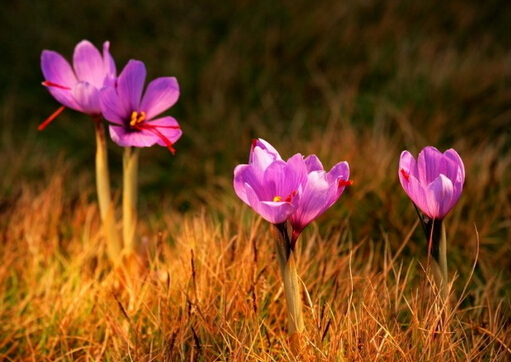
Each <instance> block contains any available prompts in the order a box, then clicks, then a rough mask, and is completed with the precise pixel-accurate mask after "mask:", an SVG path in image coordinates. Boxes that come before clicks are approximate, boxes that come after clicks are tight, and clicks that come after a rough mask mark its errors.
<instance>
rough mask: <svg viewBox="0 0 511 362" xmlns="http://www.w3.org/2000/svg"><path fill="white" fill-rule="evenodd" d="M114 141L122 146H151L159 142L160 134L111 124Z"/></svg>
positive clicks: (110, 128)
mask: <svg viewBox="0 0 511 362" xmlns="http://www.w3.org/2000/svg"><path fill="white" fill-rule="evenodd" d="M109 130H110V137H111V138H112V141H114V142H115V143H117V144H118V145H119V146H122V147H128V146H133V147H151V146H153V145H154V144H156V143H157V142H158V136H156V135H155V134H154V133H151V132H148V131H138V130H135V131H133V130H127V128H126V127H122V126H110V127H109Z"/></svg>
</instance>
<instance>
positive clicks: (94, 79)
mask: <svg viewBox="0 0 511 362" xmlns="http://www.w3.org/2000/svg"><path fill="white" fill-rule="evenodd" d="M109 48H110V43H109V42H108V41H106V42H105V43H103V55H101V53H100V52H99V50H98V49H96V47H94V45H92V44H91V43H90V42H89V41H87V40H83V41H81V42H80V43H78V44H77V45H76V47H75V50H74V53H73V66H72V67H71V65H70V64H69V63H68V61H67V60H66V59H65V58H64V57H63V56H62V55H60V54H59V53H57V52H55V51H52V50H44V51H43V52H42V54H41V68H42V71H43V75H44V79H45V81H44V82H43V83H42V84H43V85H44V86H45V87H46V88H47V89H48V91H49V92H50V94H51V95H52V96H53V97H54V98H55V99H56V100H57V101H58V102H59V103H61V104H62V107H60V108H59V109H58V110H57V111H55V112H54V113H53V114H52V115H51V116H50V117H48V119H47V120H46V121H44V122H43V123H42V124H41V125H40V126H39V130H42V129H44V128H45V127H46V126H47V125H48V124H49V123H50V122H51V121H53V120H54V119H55V118H56V117H57V116H58V115H59V114H60V113H62V111H64V109H65V108H66V107H67V108H71V109H74V110H76V111H78V112H82V113H85V114H88V115H90V116H93V117H99V116H100V115H101V108H100V104H99V91H100V89H102V88H103V87H107V86H110V85H113V84H114V83H115V79H116V67H115V62H114V59H113V58H112V56H111V55H110V51H109Z"/></svg>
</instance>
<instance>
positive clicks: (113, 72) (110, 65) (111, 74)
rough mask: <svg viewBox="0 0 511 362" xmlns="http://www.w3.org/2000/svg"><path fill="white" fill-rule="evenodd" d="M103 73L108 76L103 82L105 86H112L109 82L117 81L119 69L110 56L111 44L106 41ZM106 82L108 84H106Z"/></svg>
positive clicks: (104, 44)
mask: <svg viewBox="0 0 511 362" xmlns="http://www.w3.org/2000/svg"><path fill="white" fill-rule="evenodd" d="M103 72H104V74H105V75H106V77H105V80H104V82H103V86H105V85H111V84H109V82H110V81H111V79H115V77H116V76H117V69H116V67H115V61H114V58H113V57H112V55H111V54H110V42H109V41H106V42H104V43H103ZM105 81H106V82H107V84H105Z"/></svg>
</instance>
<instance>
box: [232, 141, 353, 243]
mask: <svg viewBox="0 0 511 362" xmlns="http://www.w3.org/2000/svg"><path fill="white" fill-rule="evenodd" d="M349 173H350V171H349V166H348V163H347V162H339V163H338V164H336V165H335V166H334V167H333V168H332V169H331V170H330V171H328V172H326V171H325V170H324V168H323V165H322V164H321V162H320V160H319V159H318V158H317V157H316V156H315V155H310V156H308V157H305V158H304V157H303V156H302V155H301V154H299V153H297V154H295V155H294V156H292V157H290V158H289V159H288V160H287V161H284V160H283V159H282V158H281V157H280V154H279V153H278V152H277V150H276V149H275V148H274V147H273V146H272V145H270V144H269V143H268V142H266V141H264V140H262V139H258V140H254V141H253V143H252V148H251V151H250V156H249V163H248V164H243V165H238V166H237V167H236V168H235V170H234V190H235V192H236V194H237V195H238V197H239V198H240V199H241V200H243V201H244V202H245V203H246V204H248V205H249V206H250V207H252V208H253V209H254V210H255V211H256V212H257V213H258V214H259V215H261V216H262V217H263V218H264V219H265V220H267V221H269V222H270V223H272V224H281V223H283V222H285V221H287V220H289V221H290V223H291V226H292V230H293V233H292V240H291V242H292V245H294V244H295V243H296V240H297V238H298V236H299V235H300V233H301V232H302V231H303V229H304V228H305V227H306V226H307V225H308V224H309V223H311V222H312V221H313V220H315V219H316V218H317V217H319V216H320V215H321V214H322V213H323V212H325V210H327V209H328V208H329V207H330V206H332V204H333V203H334V202H335V201H337V199H339V197H340V196H341V194H342V192H343V191H344V189H345V187H346V186H348V185H351V184H352V182H351V181H349Z"/></svg>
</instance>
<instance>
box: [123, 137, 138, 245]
mask: <svg viewBox="0 0 511 362" xmlns="http://www.w3.org/2000/svg"><path fill="white" fill-rule="evenodd" d="M138 153H139V151H138V148H136V147H126V148H125V149H124V156H123V194H122V221H123V237H124V248H125V251H126V252H128V253H131V252H133V250H134V249H135V231H136V226H137V196H138V189H137V186H138Z"/></svg>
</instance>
